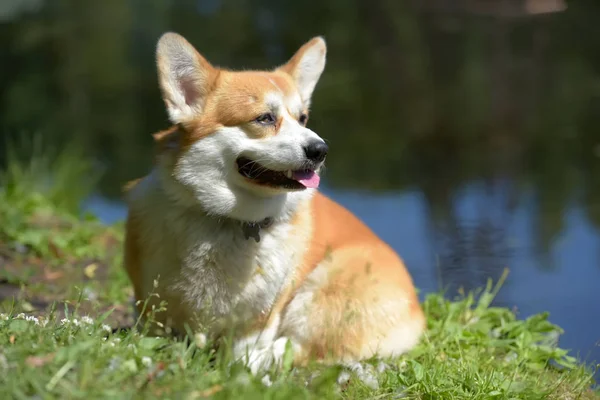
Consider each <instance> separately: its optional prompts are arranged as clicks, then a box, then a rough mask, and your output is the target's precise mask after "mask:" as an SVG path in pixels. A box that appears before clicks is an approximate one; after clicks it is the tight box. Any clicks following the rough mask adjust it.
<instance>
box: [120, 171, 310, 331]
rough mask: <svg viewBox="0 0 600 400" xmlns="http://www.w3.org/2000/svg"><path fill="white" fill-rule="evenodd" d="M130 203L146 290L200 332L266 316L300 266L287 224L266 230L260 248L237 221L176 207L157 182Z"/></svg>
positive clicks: (146, 185) (139, 189)
mask: <svg viewBox="0 0 600 400" xmlns="http://www.w3.org/2000/svg"><path fill="white" fill-rule="evenodd" d="M154 183H156V182H154ZM129 202H130V207H131V211H132V212H133V213H135V215H137V216H139V218H138V220H139V223H138V229H139V231H140V232H139V240H140V244H141V246H140V248H141V260H140V261H141V263H142V270H143V277H144V278H143V287H144V291H145V292H146V293H149V292H151V291H154V292H158V294H159V295H160V296H161V298H166V299H169V300H171V301H175V302H179V303H181V304H169V305H167V314H168V313H169V309H170V308H172V307H175V308H178V309H180V308H184V309H185V314H190V315H193V316H194V317H195V318H196V319H198V322H200V323H201V324H202V325H205V324H208V323H209V322H211V321H212V320H213V319H214V318H217V319H221V320H222V319H223V317H227V320H228V321H229V322H232V321H231V318H235V319H236V320H237V323H242V324H244V323H251V322H253V321H255V319H256V318H257V317H258V316H260V315H261V314H268V313H269V310H270V309H271V307H272V306H273V304H274V302H275V301H276V299H277V296H278V295H279V293H280V292H281V290H282V289H283V288H284V287H285V285H286V283H287V282H288V280H289V279H290V278H291V275H292V273H293V270H294V267H295V265H297V264H298V261H299V253H300V251H301V250H302V246H298V244H299V242H298V240H295V238H294V236H297V233H296V232H294V229H293V227H292V225H290V224H288V223H277V222H276V223H275V224H274V225H273V226H271V227H269V228H268V229H264V230H262V231H261V233H260V236H261V240H260V242H258V243H257V242H255V241H254V240H253V239H252V238H250V239H246V238H245V237H244V234H243V231H242V229H241V226H240V225H239V223H237V222H234V221H231V220H227V219H224V220H223V219H222V220H219V219H216V218H213V217H207V216H206V215H204V214H203V213H201V212H199V211H197V210H194V209H190V208H186V207H177V206H175V207H174V206H173V204H172V203H169V202H168V201H167V197H166V195H165V194H164V192H163V191H162V190H160V189H159V188H158V187H157V186H156V185H154V184H153V182H152V177H150V179H149V181H146V182H142V183H141V184H140V185H138V187H136V188H135V189H134V192H133V193H131V194H130V196H129ZM155 279H158V287H157V288H153V283H154V280H155ZM169 300H167V301H169ZM219 326H220V324H219Z"/></svg>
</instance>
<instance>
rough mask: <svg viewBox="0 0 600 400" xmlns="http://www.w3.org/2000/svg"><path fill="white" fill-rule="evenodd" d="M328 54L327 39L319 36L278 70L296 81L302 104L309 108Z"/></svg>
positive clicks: (306, 44)
mask: <svg viewBox="0 0 600 400" xmlns="http://www.w3.org/2000/svg"><path fill="white" fill-rule="evenodd" d="M326 54H327V46H326V44H325V39H323V38H322V37H321V36H317V37H315V38H313V39H311V40H310V41H308V42H307V43H305V44H304V45H303V46H302V47H300V49H299V50H298V51H297V52H296V54H294V56H293V57H292V58H291V59H290V60H289V61H288V62H287V63H286V64H285V65H282V66H281V67H279V68H278V70H280V71H284V72H286V73H288V74H290V75H291V77H292V78H293V79H294V82H296V86H297V87H298V90H299V91H300V96H301V97H302V102H303V103H304V104H305V106H307V107H308V106H309V105H310V98H311V96H312V93H313V91H314V90H315V86H316V85H317V82H318V81H319V78H320V77H321V73H322V72H323V69H325V56H326Z"/></svg>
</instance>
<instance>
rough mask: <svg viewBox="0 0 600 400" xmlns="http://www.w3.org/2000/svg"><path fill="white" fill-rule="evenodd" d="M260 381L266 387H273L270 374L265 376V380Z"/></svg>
mask: <svg viewBox="0 0 600 400" xmlns="http://www.w3.org/2000/svg"><path fill="white" fill-rule="evenodd" d="M260 381H261V382H262V384H263V385H265V386H271V385H272V384H273V382H272V381H271V377H270V376H269V374H266V375H265V376H263V378H262V379H261V380H260Z"/></svg>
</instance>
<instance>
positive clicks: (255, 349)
mask: <svg viewBox="0 0 600 400" xmlns="http://www.w3.org/2000/svg"><path fill="white" fill-rule="evenodd" d="M278 328H279V324H278V323H273V324H271V325H270V326H267V327H265V328H264V329H263V330H262V331H259V332H256V333H252V334H249V335H247V336H244V337H242V338H239V339H237V340H236V341H235V342H234V344H233V355H234V358H235V360H236V361H237V360H241V361H242V362H244V364H246V365H247V366H248V367H249V368H250V371H251V372H252V374H253V375H256V374H257V373H258V372H265V371H267V370H268V369H269V368H271V367H272V366H276V367H277V368H279V367H280V366H281V363H282V361H283V356H284V355H285V352H286V346H287V342H288V340H290V341H291V344H292V351H293V352H294V354H297V353H299V351H300V346H299V345H298V344H297V343H295V342H294V341H293V340H291V339H289V338H288V337H285V336H280V337H277V331H278Z"/></svg>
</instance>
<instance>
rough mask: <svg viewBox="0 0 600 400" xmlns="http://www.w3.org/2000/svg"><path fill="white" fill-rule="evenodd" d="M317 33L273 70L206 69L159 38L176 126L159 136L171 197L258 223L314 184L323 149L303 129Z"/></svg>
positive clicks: (176, 40) (317, 60)
mask: <svg viewBox="0 0 600 400" xmlns="http://www.w3.org/2000/svg"><path fill="white" fill-rule="evenodd" d="M325 54H326V45H325V41H324V40H323V39H322V38H321V37H316V38H314V39H312V40H311V41H309V42H308V43H306V44H304V45H303V46H302V47H301V48H300V49H299V50H298V51H297V52H296V54H295V55H294V56H293V57H292V58H291V59H290V60H289V61H288V62H287V63H286V64H285V65H283V66H280V67H278V68H276V69H274V70H271V71H230V70H225V69H220V68H217V67H214V66H212V65H211V64H210V63H209V62H208V61H207V60H206V59H205V58H204V57H203V56H202V55H200V54H199V53H198V52H197V51H196V49H195V48H194V47H193V46H192V45H191V44H190V43H189V42H188V41H186V40H185V39H184V38H183V37H181V36H180V35H178V34H175V33H166V34H164V35H163V36H162V37H161V38H160V40H159V41H158V46H157V65H158V76H159V82H160V88H161V92H162V96H163V100H164V102H165V105H166V108H167V111H168V114H169V118H170V120H171V122H173V123H174V124H176V125H178V127H179V128H178V129H177V130H173V131H172V132H170V133H168V134H165V135H158V136H157V139H158V140H159V141H161V142H164V143H161V146H160V148H161V149H162V150H161V153H160V155H159V159H160V160H161V161H160V162H161V166H162V167H165V168H166V170H167V171H166V172H167V175H166V176H167V180H171V181H172V182H171V183H170V184H174V185H172V187H171V190H175V191H177V192H178V193H177V196H181V197H186V198H187V199H188V200H189V201H193V202H195V203H199V204H200V206H201V207H202V208H203V209H204V210H205V211H206V212H209V213H212V214H217V215H223V216H228V217H231V218H236V219H240V220H244V221H259V220H262V219H264V218H267V217H274V216H278V215H280V214H281V213H283V212H286V211H290V210H291V208H293V206H294V205H295V204H297V203H298V201H299V200H302V199H304V198H306V197H307V196H309V195H310V194H311V192H313V191H314V190H315V189H316V188H317V187H318V185H319V171H320V169H321V167H322V165H323V162H324V160H325V156H326V155H327V145H326V144H325V142H324V141H323V139H321V138H320V137H319V136H318V135H317V134H316V133H315V132H313V131H312V130H310V129H309V128H307V126H306V124H307V121H308V109H309V105H310V99H311V96H312V93H313V90H314V88H315V86H316V84H317V81H318V80H319V77H320V76H321V73H322V72H323V69H324V67H325Z"/></svg>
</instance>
